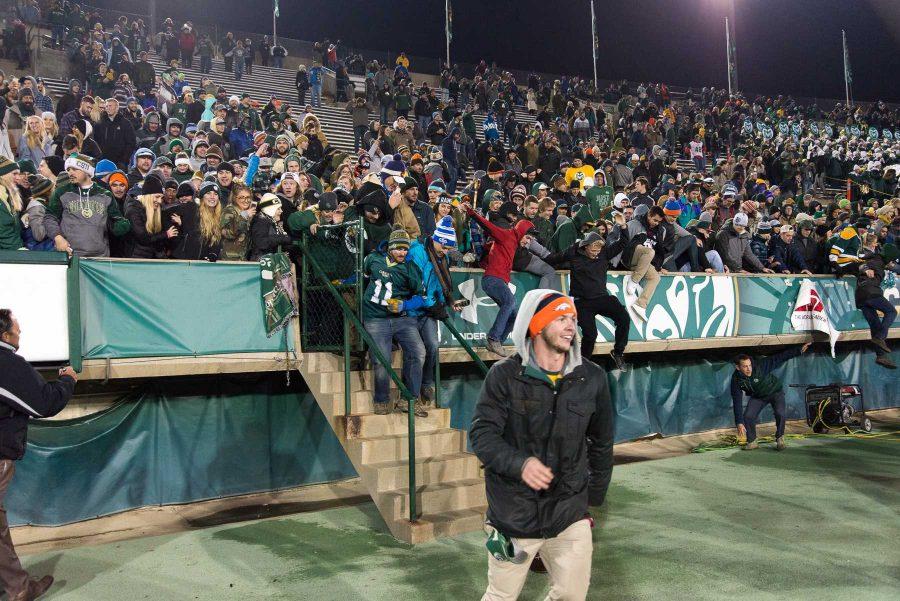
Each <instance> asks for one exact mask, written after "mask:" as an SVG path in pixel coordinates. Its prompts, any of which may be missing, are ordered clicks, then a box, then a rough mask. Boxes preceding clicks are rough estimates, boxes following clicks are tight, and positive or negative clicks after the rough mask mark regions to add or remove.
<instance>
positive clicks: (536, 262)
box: [525, 255, 559, 290]
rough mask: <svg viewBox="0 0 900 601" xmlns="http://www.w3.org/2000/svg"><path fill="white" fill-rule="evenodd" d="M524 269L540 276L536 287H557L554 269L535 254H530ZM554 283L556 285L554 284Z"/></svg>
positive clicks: (557, 281) (557, 279)
mask: <svg viewBox="0 0 900 601" xmlns="http://www.w3.org/2000/svg"><path fill="white" fill-rule="evenodd" d="M525 271H526V272H527V273H533V274H534V275H536V276H539V277H540V278H541V281H540V282H538V288H551V289H553V290H556V289H557V288H559V277H558V276H557V275H556V270H555V269H553V267H551V266H550V265H548V264H547V263H545V262H544V260H543V259H541V258H540V257H538V256H537V255H531V259H529V260H528V265H527V266H526V267H525ZM554 284H556V285H555V286H554Z"/></svg>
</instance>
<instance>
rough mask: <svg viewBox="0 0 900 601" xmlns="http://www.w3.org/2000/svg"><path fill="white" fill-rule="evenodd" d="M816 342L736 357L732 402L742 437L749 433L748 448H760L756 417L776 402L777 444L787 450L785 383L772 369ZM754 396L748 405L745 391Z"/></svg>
mask: <svg viewBox="0 0 900 601" xmlns="http://www.w3.org/2000/svg"><path fill="white" fill-rule="evenodd" d="M811 344H812V342H807V343H806V344H804V345H803V346H802V347H800V348H797V347H793V348H789V349H787V350H784V351H781V352H780V353H778V354H777V355H772V356H771V357H758V358H756V359H753V358H751V357H750V356H749V355H738V356H737V357H735V358H734V372H732V374H731V402H732V408H733V409H734V425H735V426H737V430H738V439H741V438H743V437H745V436H746V437H747V444H746V445H744V447H743V448H744V450H745V451H752V450H753V449H757V448H759V443H758V442H756V419H757V418H758V417H759V413H760V411H762V410H763V408H764V407H765V406H766V405H771V406H772V412H773V413H774V414H775V448H776V450H779V451H783V450H784V447H785V445H784V423H785V404H784V384H782V382H781V380H779V379H778V376H776V375H775V374H773V373H772V372H773V371H775V370H776V369H778V368H779V367H781V366H782V365H784V363H785V362H786V361H788V360H790V359H793V358H794V357H799V356H800V355H802V354H803V353H805V352H806V349H808V348H809V345H811ZM745 393H746V394H747V395H748V396H749V397H750V400H749V401H747V408H746V409H744V394H745Z"/></svg>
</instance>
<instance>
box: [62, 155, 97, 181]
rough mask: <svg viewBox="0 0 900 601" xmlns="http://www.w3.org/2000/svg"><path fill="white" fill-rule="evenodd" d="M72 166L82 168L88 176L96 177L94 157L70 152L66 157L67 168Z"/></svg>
mask: <svg viewBox="0 0 900 601" xmlns="http://www.w3.org/2000/svg"><path fill="white" fill-rule="evenodd" d="M70 167H74V168H75V169H80V170H81V171H84V172H85V173H87V174H88V176H90V177H94V159H92V158H91V157H89V156H87V155H86V154H78V153H73V154H70V155H69V157H68V158H67V159H66V169H69V168H70Z"/></svg>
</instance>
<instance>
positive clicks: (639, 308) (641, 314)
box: [631, 304, 647, 321]
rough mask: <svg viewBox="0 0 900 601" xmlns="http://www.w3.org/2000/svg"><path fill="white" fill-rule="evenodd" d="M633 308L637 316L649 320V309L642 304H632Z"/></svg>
mask: <svg viewBox="0 0 900 601" xmlns="http://www.w3.org/2000/svg"><path fill="white" fill-rule="evenodd" d="M631 310H632V311H634V314H635V316H636V317H637V318H638V319H640V320H641V321H647V309H646V308H645V307H642V306H640V305H637V304H635V305H631Z"/></svg>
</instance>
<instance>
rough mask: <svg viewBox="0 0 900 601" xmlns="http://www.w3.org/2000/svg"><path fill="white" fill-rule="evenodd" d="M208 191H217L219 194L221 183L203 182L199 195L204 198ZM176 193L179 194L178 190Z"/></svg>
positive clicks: (198, 191)
mask: <svg viewBox="0 0 900 601" xmlns="http://www.w3.org/2000/svg"><path fill="white" fill-rule="evenodd" d="M207 192H215V193H216V194H218V193H219V184H217V183H216V182H206V181H205V182H203V183H202V184H200V189H199V190H197V196H198V197H199V198H201V199H202V198H203V196H204V195H205V194H206V193H207ZM175 195H176V196H177V195H178V192H177V191H176V192H175Z"/></svg>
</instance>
